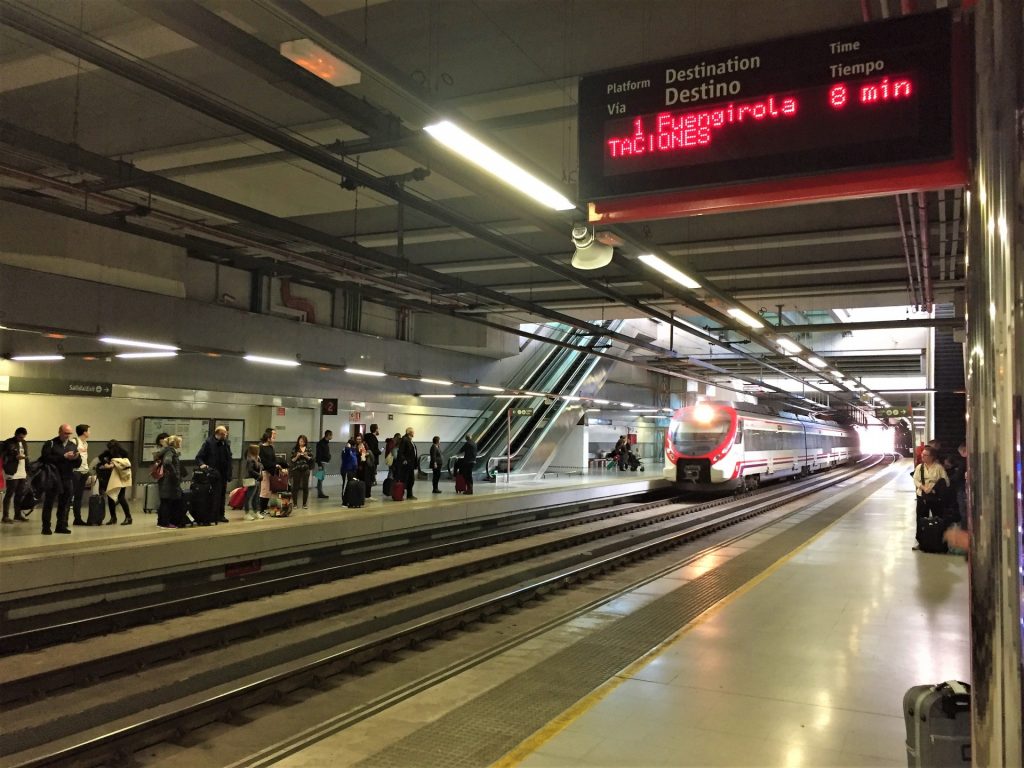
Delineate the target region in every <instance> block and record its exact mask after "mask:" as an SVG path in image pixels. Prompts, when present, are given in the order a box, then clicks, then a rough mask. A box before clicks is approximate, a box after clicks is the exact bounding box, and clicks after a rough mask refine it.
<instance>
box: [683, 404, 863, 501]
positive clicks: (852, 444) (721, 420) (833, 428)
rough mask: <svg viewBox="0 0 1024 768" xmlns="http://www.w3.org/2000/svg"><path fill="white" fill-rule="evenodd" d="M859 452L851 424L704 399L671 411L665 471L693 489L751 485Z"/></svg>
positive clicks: (853, 457) (819, 467)
mask: <svg viewBox="0 0 1024 768" xmlns="http://www.w3.org/2000/svg"><path fill="white" fill-rule="evenodd" d="M859 456H860V440H859V437H858V435H857V433H856V432H855V431H854V430H853V429H852V428H848V427H843V426H840V425H839V424H836V423H834V422H830V421H821V420H818V419H815V418H811V417H809V416H795V415H793V414H791V413H786V412H784V411H776V410H773V409H771V408H768V407H766V406H756V405H754V406H752V405H748V404H740V405H735V406H734V405H732V404H730V403H719V402H710V401H705V402H702V403H698V404H697V405H694V406H689V407H686V408H680V409H679V410H677V411H676V412H675V413H674V414H672V421H671V423H670V424H669V428H668V431H667V432H666V433H665V470H664V472H665V477H666V479H668V480H671V481H672V482H674V483H676V484H678V485H680V486H683V487H685V489H688V490H693V491H719V490H722V491H726V490H737V489H753V488H756V487H757V486H759V485H760V484H761V483H763V482H767V481H769V480H777V479H781V478H784V477H793V476H798V475H806V474H808V473H810V472H817V471H818V470H822V469H828V468H829V467H835V466H839V465H841V464H848V463H850V462H851V461H854V460H856V459H857V458H858V457H859Z"/></svg>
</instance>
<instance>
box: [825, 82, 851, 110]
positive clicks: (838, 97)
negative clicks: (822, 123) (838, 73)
mask: <svg viewBox="0 0 1024 768" xmlns="http://www.w3.org/2000/svg"><path fill="white" fill-rule="evenodd" d="M849 99H850V92H849V91H848V90H847V88H846V86H845V85H843V84H842V83H839V85H833V86H832V90H831V91H829V92H828V103H829V104H831V105H832V109H842V108H843V107H845V106H846V102H847V101H849Z"/></svg>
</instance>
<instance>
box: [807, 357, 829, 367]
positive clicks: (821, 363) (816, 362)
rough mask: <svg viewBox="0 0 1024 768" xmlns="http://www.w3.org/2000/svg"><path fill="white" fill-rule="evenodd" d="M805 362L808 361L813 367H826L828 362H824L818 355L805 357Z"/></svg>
mask: <svg viewBox="0 0 1024 768" xmlns="http://www.w3.org/2000/svg"><path fill="white" fill-rule="evenodd" d="M807 362H809V363H810V364H811V365H813V366H814V367H815V368H828V363H826V362H825V361H824V360H822V359H821V358H820V357H809V358H807Z"/></svg>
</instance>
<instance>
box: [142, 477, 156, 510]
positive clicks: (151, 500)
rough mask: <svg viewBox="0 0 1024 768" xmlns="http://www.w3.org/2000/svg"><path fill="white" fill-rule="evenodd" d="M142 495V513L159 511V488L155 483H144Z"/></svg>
mask: <svg viewBox="0 0 1024 768" xmlns="http://www.w3.org/2000/svg"><path fill="white" fill-rule="evenodd" d="M143 488H145V489H146V491H145V493H144V494H143V500H142V511H143V512H156V511H157V510H159V509H160V486H159V485H158V484H157V483H146V485H144V486H143Z"/></svg>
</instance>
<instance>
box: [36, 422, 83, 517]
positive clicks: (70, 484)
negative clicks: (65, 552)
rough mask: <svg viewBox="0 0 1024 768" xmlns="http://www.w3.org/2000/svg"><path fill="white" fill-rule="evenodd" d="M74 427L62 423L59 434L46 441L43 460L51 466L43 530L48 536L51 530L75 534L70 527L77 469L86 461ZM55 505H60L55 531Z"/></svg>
mask: <svg viewBox="0 0 1024 768" xmlns="http://www.w3.org/2000/svg"><path fill="white" fill-rule="evenodd" d="M73 431H74V430H72V429H71V425H70V424H61V425H60V431H59V432H58V433H57V436H56V437H55V438H53V439H51V440H47V441H46V442H45V443H43V452H42V454H41V455H40V457H39V460H40V461H41V462H42V463H43V464H44V465H45V467H46V469H47V477H46V478H45V479H44V480H43V488H42V490H43V529H42V532H43V534H44V535H45V536H49V535H50V534H51V533H71V529H70V528H68V509H69V507H70V506H71V499H72V496H73V495H74V478H73V477H72V475H73V473H74V471H75V469H77V468H78V466H79V465H80V464H81V463H82V457H81V455H80V454H79V453H78V446H76V445H75V444H74V442H73V441H72V439H71V434H72V432H73ZM54 504H56V506H57V526H56V528H53V529H52V530H51V528H50V520H51V517H52V515H53V507H54Z"/></svg>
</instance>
